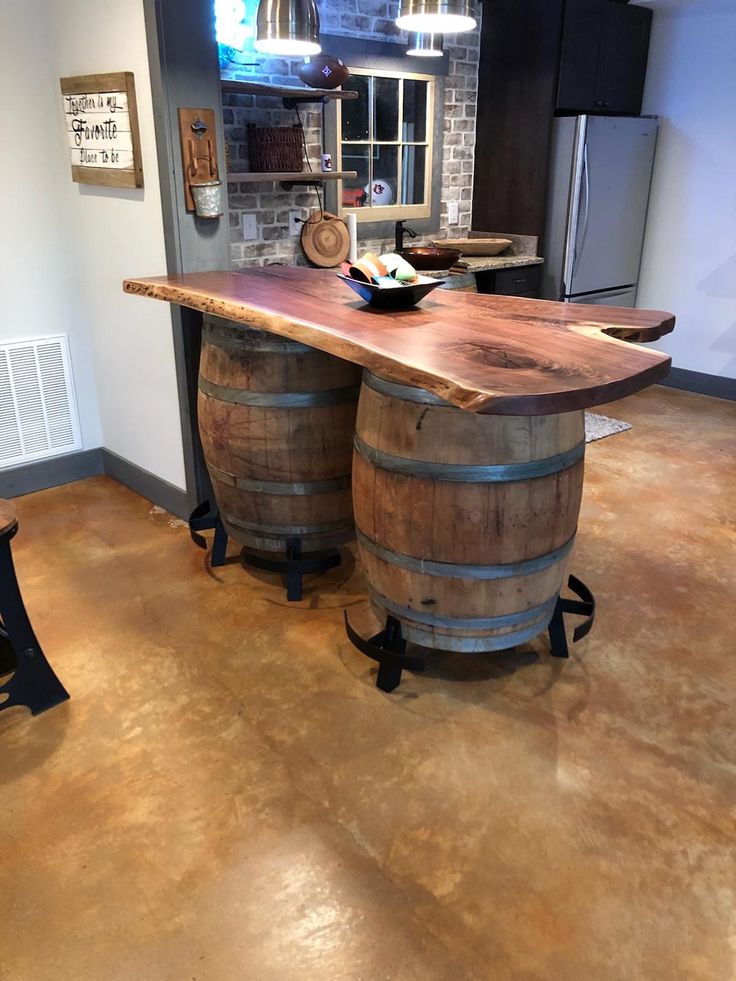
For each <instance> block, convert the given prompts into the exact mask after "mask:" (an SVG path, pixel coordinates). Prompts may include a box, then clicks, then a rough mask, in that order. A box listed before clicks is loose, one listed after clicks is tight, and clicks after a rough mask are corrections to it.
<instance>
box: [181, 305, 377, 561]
mask: <svg viewBox="0 0 736 981" xmlns="http://www.w3.org/2000/svg"><path fill="white" fill-rule="evenodd" d="M359 392H360V368H358V367H357V366H355V365H353V364H351V363H350V362H348V361H343V360H341V359H340V358H335V357H332V356H331V355H329V354H325V353H323V352H322V351H317V350H316V349H315V348H312V347H308V346H307V345H305V344H299V343H297V342H296V341H290V340H287V339H285V338H281V337H278V336H275V335H274V334H270V333H266V332H264V331H258V330H253V329H251V328H249V327H246V326H244V325H243V324H239V323H234V322H232V321H229V320H224V319H222V318H220V317H213V316H210V315H207V316H205V318H204V324H203V328H202V354H201V358H200V369H199V394H198V401H197V405H198V416H199V432H200V436H201V440H202V448H203V450H204V457H205V460H206V462H207V469H208V471H209V475H210V479H211V481H212V487H213V490H214V494H215V498H216V500H217V504H218V507H219V511H220V517H221V519H222V522H223V524H224V526H225V530H226V531H227V533H228V535H230V536H231V537H232V538H234V539H235V540H236V541H238V542H240V543H241V544H242V545H247V546H249V547H251V548H256V549H261V550H265V551H284V550H286V548H287V541H288V540H289V539H295V538H297V539H299V541H300V543H301V548H302V551H305V552H308V551H319V550H320V549H327V548H333V547H335V546H337V545H341V544H342V543H344V542H347V541H350V540H351V539H353V538H354V537H355V528H354V521H353V509H352V501H351V494H350V471H351V456H352V439H353V432H354V429H355V414H356V409H357V403H358V394H359Z"/></svg>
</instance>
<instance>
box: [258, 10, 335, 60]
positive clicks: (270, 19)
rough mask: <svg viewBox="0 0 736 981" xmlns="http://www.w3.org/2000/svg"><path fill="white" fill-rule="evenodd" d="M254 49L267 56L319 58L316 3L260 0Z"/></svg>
mask: <svg viewBox="0 0 736 981" xmlns="http://www.w3.org/2000/svg"><path fill="white" fill-rule="evenodd" d="M254 46H255V49H256V51H261V52H263V53H264V54H274V55H311V54H319V52H320V51H321V50H322V49H321V47H320V43H319V13H318V12H317V7H316V5H315V3H314V0H261V2H260V3H259V4H258V13H257V14H256V40H255V45H254Z"/></svg>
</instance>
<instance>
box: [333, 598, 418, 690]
mask: <svg viewBox="0 0 736 981" xmlns="http://www.w3.org/2000/svg"><path fill="white" fill-rule="evenodd" d="M345 631H346V633H347V635H348V637H349V639H350V642H351V644H353V646H354V647H357V648H358V650H359V651H361V652H362V653H363V654H367V656H368V657H370V658H373V660H374V661H378V677H377V678H376V687H377V688H380V689H381V691H386V692H390V691H393V690H394V688H398V686H399V684H400V683H401V672H402V671H404V670H407V671H424V661H423V660H422V659H421V658H420V657H409V656H408V655H407V654H406V653H405V651H406V640H405V639H404V637H403V636H402V633H401V624H400V623H399V621H398V620H397V619H396V617H392V616H389V617H387V618H386V626H385V627H384V628H383V630H382V631H381V632H380V633H377V634H376V635H375V636H374V637H371V638H370V639H369V640H365V638H363V637H361V636H360V634H359V633H357V631H356V630H355V629H354V628H353V627H352V626H351V625H350V621H349V620H348V614H347V610H346V611H345Z"/></svg>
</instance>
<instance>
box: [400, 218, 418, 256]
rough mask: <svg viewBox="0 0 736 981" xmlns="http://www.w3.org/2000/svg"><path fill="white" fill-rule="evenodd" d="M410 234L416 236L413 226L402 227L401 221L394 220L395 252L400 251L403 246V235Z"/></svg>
mask: <svg viewBox="0 0 736 981" xmlns="http://www.w3.org/2000/svg"><path fill="white" fill-rule="evenodd" d="M405 234H406V235H411V237H412V238H416V237H417V233H416V232H415V231H414V229H413V228H404V222H403V221H397V222H396V248H395V251H396V252H401V250H402V249H403V248H404V235H405Z"/></svg>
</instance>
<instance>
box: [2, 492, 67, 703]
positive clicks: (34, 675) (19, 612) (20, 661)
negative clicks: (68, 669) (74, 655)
mask: <svg viewBox="0 0 736 981" xmlns="http://www.w3.org/2000/svg"><path fill="white" fill-rule="evenodd" d="M17 531H18V514H17V512H16V510H15V507H14V506H13V505H12V504H11V502H10V501H3V500H0V677H2V676H4V675H7V674H9V673H10V672H11V671H12V672H13V675H12V677H11V678H10V679H8V680H6V681H5V682H1V681H0V711H2V710H3V709H6V708H10V707H11V706H13V705H24V706H26V708H29V709H30V710H31V715H38V714H39V713H40V712H45V711H46V709H50V708H53V707H54V705H58V704H59V703H60V702H63V701H66V699H67V698H69V693H68V692H67V690H66V689H65V688H64V686H63V685H62V683H61V682H60V681H59V679H58V678H57V677H56V675H55V674H54V670H53V668H52V667H51V665H50V664H49V662H48V661H47V660H46V657H45V655H44V653H43V651H42V650H41V646H40V644H39V643H38V641H37V640H36V635H35V634H34V633H33V627H32V626H31V621H30V620H29V619H28V614H27V613H26V608H25V606H24V605H23V598H22V596H21V594H20V589H19V588H18V580H17V579H16V576H15V567H14V566H13V555H12V552H11V550H10V542H11V539H12V538H14V537H15V534H16V532H17ZM4 696H7V697H5V698H4V700H3V697H4Z"/></svg>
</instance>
